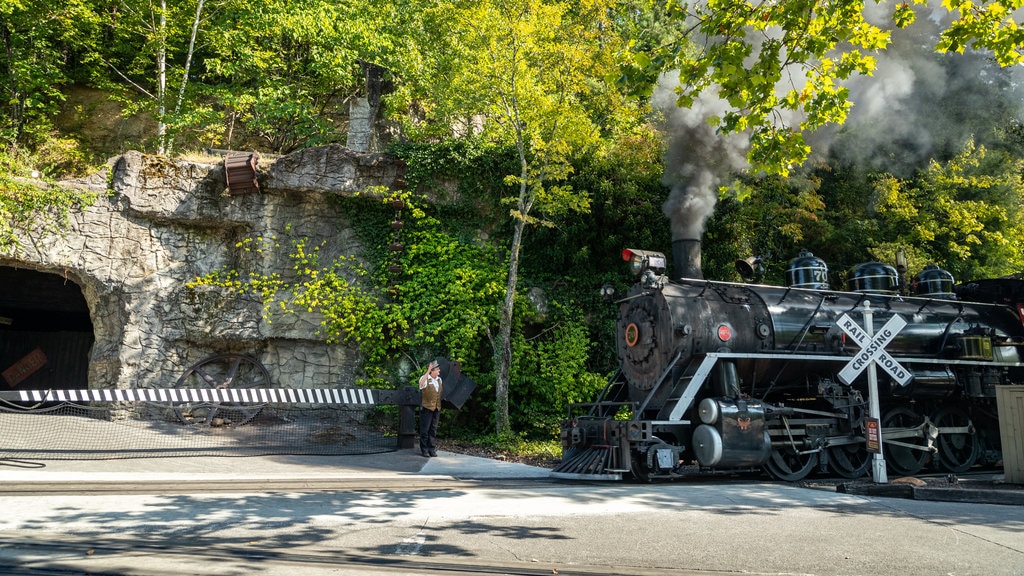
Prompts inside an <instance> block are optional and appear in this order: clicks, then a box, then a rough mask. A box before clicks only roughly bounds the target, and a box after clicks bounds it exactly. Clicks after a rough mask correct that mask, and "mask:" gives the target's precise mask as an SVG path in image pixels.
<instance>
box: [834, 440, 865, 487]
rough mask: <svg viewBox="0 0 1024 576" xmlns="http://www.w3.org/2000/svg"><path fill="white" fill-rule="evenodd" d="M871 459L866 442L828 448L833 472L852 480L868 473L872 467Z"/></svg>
mask: <svg viewBox="0 0 1024 576" xmlns="http://www.w3.org/2000/svg"><path fill="white" fill-rule="evenodd" d="M871 458H872V454H871V453H870V452H868V450H867V446H866V445H865V444H864V442H856V443H854V444H841V445H839V446H829V448H828V463H829V466H830V467H831V468H832V471H833V472H835V473H836V474H838V475H840V476H842V477H843V478H849V479H850V480H854V479H857V478H860V477H862V476H864V475H865V474H867V473H868V468H870V467H871Z"/></svg>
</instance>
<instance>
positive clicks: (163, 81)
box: [156, 0, 167, 154]
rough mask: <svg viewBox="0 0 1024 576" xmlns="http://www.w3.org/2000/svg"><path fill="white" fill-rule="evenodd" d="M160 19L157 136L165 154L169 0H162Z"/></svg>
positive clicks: (157, 68)
mask: <svg viewBox="0 0 1024 576" xmlns="http://www.w3.org/2000/svg"><path fill="white" fill-rule="evenodd" d="M159 21H160V24H159V30H158V32H157V34H158V36H157V42H159V45H158V46H157V52H156V107H157V108H156V121H157V124H156V137H157V146H158V148H157V153H158V154H164V153H165V152H166V150H167V124H166V123H165V122H164V120H165V118H164V117H165V115H166V113H167V0H160V18H159Z"/></svg>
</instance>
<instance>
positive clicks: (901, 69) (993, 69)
mask: <svg viewBox="0 0 1024 576" xmlns="http://www.w3.org/2000/svg"><path fill="white" fill-rule="evenodd" d="M892 8H893V7H892V3H891V2H883V3H881V4H879V5H873V4H872V3H871V2H868V3H865V14H866V17H867V18H868V20H869V21H870V22H871V23H873V24H875V25H876V26H879V27H882V28H890V27H891V26H892V23H891V21H890V17H891V15H892ZM915 10H916V12H917V18H916V21H915V23H914V24H913V25H912V26H910V27H909V28H906V29H902V30H900V29H897V30H893V31H892V44H891V45H890V46H889V48H888V49H887V50H885V51H884V52H880V53H878V54H877V55H876V57H877V64H878V67H877V69H876V70H875V73H874V75H873V76H871V77H865V76H855V77H853V78H851V79H850V80H848V81H847V82H845V86H846V87H847V88H849V90H850V96H849V100H850V102H851V103H852V104H853V107H852V109H851V110H850V115H849V117H848V118H847V121H846V123H845V124H843V126H839V127H826V128H824V129H821V130H819V131H818V132H816V133H814V134H809V135H807V142H808V143H809V144H810V145H811V148H812V153H813V154H814V155H815V156H819V157H825V156H831V157H833V158H835V159H837V160H839V161H841V162H843V163H847V164H854V165H857V166H860V167H863V168H868V169H872V170H880V171H886V172H890V173H892V174H895V175H896V176H900V177H908V176H911V175H913V174H914V172H915V171H916V170H918V169H920V168H922V167H924V166H926V165H927V162H928V161H929V160H931V159H933V158H935V159H938V160H944V159H948V158H949V157H951V156H952V155H953V154H955V153H956V152H958V151H959V149H960V148H961V147H962V146H963V144H964V143H965V142H966V141H967V140H968V139H971V138H973V139H974V140H975V142H977V143H979V144H988V143H989V142H992V141H995V140H996V139H997V138H998V137H999V136H998V131H999V130H1001V129H1003V128H1005V127H1006V126H1007V125H1008V124H1009V123H1011V122H1014V121H1017V120H1018V119H1019V118H1020V116H1021V110H1020V105H1021V102H1022V99H1021V96H1022V95H1024V94H1022V92H1021V88H1020V82H1019V80H1021V79H1022V78H1020V76H1021V73H1022V71H1021V70H1020V68H1021V67H1019V66H1014V67H1010V68H1005V69H1004V68H1000V67H999V66H998V64H996V63H995V62H994V61H993V60H992V59H991V57H990V56H989V55H988V54H985V53H980V52H971V51H967V52H965V53H964V54H938V53H936V52H935V50H934V47H935V43H936V42H937V40H938V37H939V33H940V31H941V30H942V29H944V28H945V27H946V26H947V25H948V23H949V21H950V16H949V14H948V12H947V11H946V10H945V9H944V8H942V7H941V4H940V2H939V0H931V2H930V3H929V4H928V5H927V6H920V7H917V8H915Z"/></svg>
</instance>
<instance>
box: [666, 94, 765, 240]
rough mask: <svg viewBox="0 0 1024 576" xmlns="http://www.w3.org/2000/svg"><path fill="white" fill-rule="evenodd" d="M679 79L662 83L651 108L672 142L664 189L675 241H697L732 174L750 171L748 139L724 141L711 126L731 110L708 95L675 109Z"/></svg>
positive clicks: (739, 136) (735, 136) (737, 137)
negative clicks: (711, 119)
mask: <svg viewBox="0 0 1024 576" xmlns="http://www.w3.org/2000/svg"><path fill="white" fill-rule="evenodd" d="M678 85H679V78H678V74H666V75H663V76H662V77H661V78H660V81H659V82H658V86H657V88H656V89H655V92H654V95H653V97H652V104H653V106H654V107H655V109H657V110H659V111H660V112H661V113H662V114H663V116H664V126H663V129H664V131H665V132H666V135H667V138H668V143H667V144H668V146H667V150H666V153H665V174H664V176H662V184H664V185H665V186H667V187H668V188H669V189H671V193H670V194H669V198H668V200H666V201H665V204H664V206H663V207H662V210H663V211H664V212H665V215H666V216H668V218H669V220H670V221H671V223H672V239H673V240H680V239H699V238H700V237H701V233H702V232H703V231H704V224H705V223H706V222H707V220H708V218H709V217H711V214H712V213H713V212H714V210H715V204H716V203H717V201H718V187H719V186H720V185H721V183H722V181H723V179H724V178H726V177H727V176H728V175H729V173H730V172H732V171H735V170H741V169H743V168H745V167H746V166H747V161H746V153H747V147H748V136H747V135H745V134H730V135H726V136H723V135H720V134H718V133H716V131H715V129H714V127H712V126H711V125H710V124H708V122H707V120H708V118H709V117H710V116H712V115H722V114H723V113H725V111H726V110H727V105H726V104H725V102H723V101H722V100H721V99H719V98H717V97H716V96H711V95H707V94H704V95H702V96H701V97H700V98H699V99H697V100H695V101H694V103H693V105H692V106H691V107H690V108H680V107H678V106H676V95H675V91H674V88H675V87H676V86H678Z"/></svg>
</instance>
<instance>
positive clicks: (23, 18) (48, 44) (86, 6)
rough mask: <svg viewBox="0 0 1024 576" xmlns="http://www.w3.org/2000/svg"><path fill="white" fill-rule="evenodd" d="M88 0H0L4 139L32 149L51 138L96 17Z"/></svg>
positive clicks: (0, 131)
mask: <svg viewBox="0 0 1024 576" xmlns="http://www.w3.org/2000/svg"><path fill="white" fill-rule="evenodd" d="M90 8H91V3H90V2H87V1H85V0H55V1H53V2H46V3H43V2H2V3H0V93H2V94H3V95H4V97H3V107H2V108H0V111H2V112H0V145H3V146H4V147H6V148H11V147H13V146H25V147H27V148H28V149H29V150H34V148H35V147H36V146H37V145H39V144H40V143H41V142H43V141H45V140H47V139H48V138H49V134H50V132H51V130H52V128H53V122H52V118H53V116H54V115H55V114H56V113H57V111H58V110H59V108H60V104H61V102H62V101H63V100H64V95H63V93H62V92H61V89H62V88H63V87H64V86H65V85H67V84H68V83H69V81H70V80H71V76H72V75H73V74H75V73H76V72H79V70H76V68H79V67H80V68H82V69H88V68H87V67H86V66H82V63H81V62H79V61H77V60H76V58H75V57H74V56H75V54H76V53H78V52H80V51H84V50H86V49H87V45H88V42H89V39H90V38H91V37H92V30H93V29H94V25H95V18H94V17H93V15H92V13H91V11H90Z"/></svg>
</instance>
